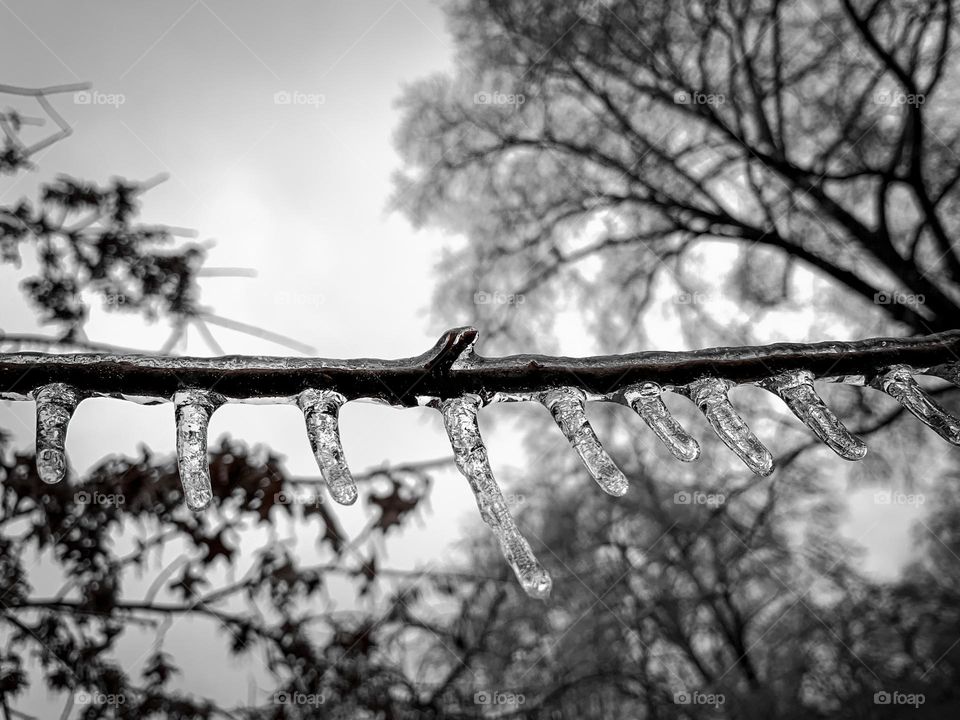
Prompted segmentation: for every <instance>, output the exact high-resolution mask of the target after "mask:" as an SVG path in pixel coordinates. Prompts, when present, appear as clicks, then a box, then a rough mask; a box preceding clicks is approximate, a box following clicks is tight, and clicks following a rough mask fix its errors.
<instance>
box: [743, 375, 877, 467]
mask: <svg viewBox="0 0 960 720" xmlns="http://www.w3.org/2000/svg"><path fill="white" fill-rule="evenodd" d="M758 385H759V386H760V387H762V388H764V389H765V390H769V391H770V392H772V393H775V394H776V395H777V396H778V397H779V398H780V399H781V400H783V401H784V402H785V403H786V404H787V407H789V408H790V410H791V412H793V414H794V415H796V416H797V417H798V418H799V419H800V420H801V421H802V422H803V424H804V425H806V426H807V427H808V428H810V429H811V430H812V431H813V433H814V434H815V435H816V436H817V437H818V438H820V439H821V440H822V441H823V442H824V443H826V445H827V446H828V447H829V448H830V449H831V450H833V451H834V452H835V453H836V454H837V455H839V456H840V457H842V458H844V459H845V460H862V459H863V457H864V455H866V454H867V446H866V445H865V444H864V443H863V441H862V440H861V439H860V438H858V437H856V436H855V435H853V434H851V433H850V431H849V430H847V428H845V427H844V426H843V423H841V422H840V421H839V420H838V419H837V416H836V415H834V414H833V412H832V411H831V410H830V408H828V407H827V406H826V405H825V404H824V402H823V400H822V399H821V397H820V396H819V395H817V391H816V389H815V388H814V387H813V374H812V373H809V372H807V371H806V370H791V371H789V372H785V373H781V374H780V375H774V376H773V377H771V378H770V379H768V380H764V381H762V382H760V383H758Z"/></svg>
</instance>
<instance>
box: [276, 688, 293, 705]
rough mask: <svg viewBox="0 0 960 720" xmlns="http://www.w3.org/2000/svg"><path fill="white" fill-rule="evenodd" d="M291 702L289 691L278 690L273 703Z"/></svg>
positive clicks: (283, 703) (284, 703)
mask: <svg viewBox="0 0 960 720" xmlns="http://www.w3.org/2000/svg"><path fill="white" fill-rule="evenodd" d="M289 702H290V693H288V692H282V691H281V692H278V693H274V695H273V704H274V705H286V704H287V703H289Z"/></svg>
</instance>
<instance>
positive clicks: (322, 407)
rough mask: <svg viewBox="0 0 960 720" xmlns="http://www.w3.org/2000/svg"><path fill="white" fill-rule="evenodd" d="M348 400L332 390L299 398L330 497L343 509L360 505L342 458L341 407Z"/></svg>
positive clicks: (308, 391)
mask: <svg viewBox="0 0 960 720" xmlns="http://www.w3.org/2000/svg"><path fill="white" fill-rule="evenodd" d="M344 402H346V398H345V397H344V396H343V395H341V394H340V393H338V392H335V391H333V390H312V389H311V390H304V391H303V392H302V393H300V395H299V397H298V398H297V405H298V406H299V407H300V409H301V410H302V411H303V419H304V421H305V422H306V424H307V437H308V438H309V439H310V447H311V448H312V449H313V455H314V457H315V458H316V459H317V464H318V465H319V466H320V472H321V473H323V479H324V480H325V481H326V483H327V489H328V490H329V491H330V495H331V496H332V497H333V499H334V500H336V501H337V502H338V503H340V504H341V505H352V504H353V503H355V502H356V501H357V484H356V483H355V482H354V481H353V475H351V474H350V468H349V467H347V461H346V459H345V458H344V456H343V445H342V443H341V442H340V428H339V419H338V418H339V415H340V406H341V405H343V403H344Z"/></svg>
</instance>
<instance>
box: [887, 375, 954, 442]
mask: <svg viewBox="0 0 960 720" xmlns="http://www.w3.org/2000/svg"><path fill="white" fill-rule="evenodd" d="M879 385H880V387H881V389H882V390H883V391H884V392H885V393H887V395H889V396H890V397H892V398H893V399H895V400H896V401H897V402H898V403H900V404H901V405H903V407H905V408H906V409H907V410H908V411H909V412H911V413H912V414H913V415H914V417H916V418H917V419H918V420H920V422H922V423H923V424H924V425H926V426H927V427H929V428H930V429H931V430H933V431H934V432H935V433H937V434H938V435H939V436H940V437H942V438H943V439H944V440H946V441H947V442H949V443H953V444H954V445H960V420H958V419H957V418H955V417H953V415H951V414H950V413H948V412H947V411H946V410H944V409H943V408H942V407H941V406H940V405H939V404H938V403H937V402H936V401H935V400H934V399H933V398H931V397H930V396H929V395H928V394H927V393H926V392H925V391H924V389H923V388H921V387H920V386H919V385H918V384H917V381H916V380H914V379H913V371H912V370H911V369H910V368H909V367H907V366H905V365H898V366H896V367H893V368H890V370H889V371H887V372H886V373H885V374H884V375H882V376H881V377H880V378H879Z"/></svg>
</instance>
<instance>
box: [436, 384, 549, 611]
mask: <svg viewBox="0 0 960 720" xmlns="http://www.w3.org/2000/svg"><path fill="white" fill-rule="evenodd" d="M480 404H481V400H480V398H479V397H478V396H477V395H466V396H464V397H461V398H454V399H451V400H444V401H443V402H441V404H440V412H441V413H442V414H443V423H444V426H445V427H446V430H447V436H448V437H449V438H450V445H451V446H452V447H453V457H454V460H455V461H456V463H457V468H458V469H459V470H460V472H461V473H462V474H463V476H464V477H465V478H467V480H468V481H469V483H470V489H471V490H473V495H474V497H475V498H476V501H477V507H478V508H479V509H480V517H482V518H483V521H484V522H485V523H486V524H487V525H489V526H490V528H491V529H492V530H493V532H494V534H495V535H496V536H497V540H498V541H499V543H500V549H501V551H502V552H503V555H504V557H505V558H506V560H507V562H508V563H510V566H511V567H512V568H513V572H514V573H515V574H516V576H517V579H518V580H519V581H520V585H521V586H522V587H523V589H524V590H525V591H526V593H527V594H528V595H529V596H530V597H533V598H537V599H540V600H545V599H546V598H547V597H548V596H549V595H550V588H551V587H552V585H553V582H552V581H551V579H550V576H549V575H548V574H547V571H546V570H544V569H543V566H542V565H541V564H540V561H539V560H537V558H536V557H535V556H534V554H533V550H531V549H530V544H529V543H528V542H527V540H526V538H524V537H523V535H521V534H520V531H519V530H518V529H517V525H516V523H515V522H514V520H513V517H512V516H511V515H510V510H509V509H508V508H507V503H506V501H505V500H504V498H503V493H502V492H501V491H500V486H499V485H497V481H496V480H495V479H494V477H493V471H492V470H491V469H490V461H489V460H488V458H487V449H486V447H485V446H484V444H483V439H482V438H481V437H480V427H479V425H478V423H477V411H478V410H479V408H480Z"/></svg>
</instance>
